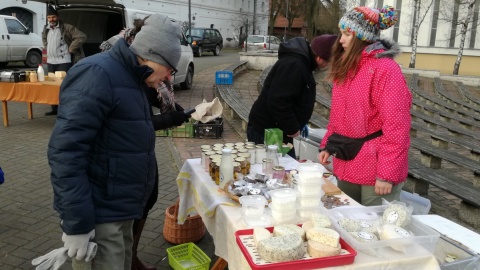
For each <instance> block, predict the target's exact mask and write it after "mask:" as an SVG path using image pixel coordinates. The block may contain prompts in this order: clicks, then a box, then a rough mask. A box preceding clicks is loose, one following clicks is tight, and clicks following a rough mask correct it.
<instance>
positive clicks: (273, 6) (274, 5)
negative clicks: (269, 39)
mask: <svg viewBox="0 0 480 270" xmlns="http://www.w3.org/2000/svg"><path fill="white" fill-rule="evenodd" d="M282 1H284V0H271V1H270V11H269V17H268V34H269V35H270V36H271V35H273V29H274V28H275V21H276V20H277V17H278V14H279V13H280V11H279V8H280V7H281V3H280V2H282Z"/></svg>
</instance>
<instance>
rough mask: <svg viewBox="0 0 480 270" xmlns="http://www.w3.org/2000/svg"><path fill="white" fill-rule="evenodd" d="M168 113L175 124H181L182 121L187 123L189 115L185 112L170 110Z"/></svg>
mask: <svg viewBox="0 0 480 270" xmlns="http://www.w3.org/2000/svg"><path fill="white" fill-rule="evenodd" d="M168 114H169V115H170V116H171V117H172V122H173V124H175V125H176V126H181V125H182V124H183V123H184V122H185V123H188V119H190V115H189V114H185V113H184V112H183V111H172V112H169V113H168Z"/></svg>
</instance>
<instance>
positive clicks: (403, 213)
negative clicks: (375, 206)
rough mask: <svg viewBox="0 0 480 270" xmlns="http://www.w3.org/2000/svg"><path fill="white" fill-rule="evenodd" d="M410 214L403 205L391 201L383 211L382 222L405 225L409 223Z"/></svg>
mask: <svg viewBox="0 0 480 270" xmlns="http://www.w3.org/2000/svg"><path fill="white" fill-rule="evenodd" d="M410 214H411V212H410V213H409V211H408V209H407V207H406V206H405V205H403V204H398V203H393V204H390V205H389V206H388V207H387V209H385V212H383V216H382V218H383V223H386V224H393V225H397V226H400V227H405V226H407V225H408V224H410V221H411V218H410Z"/></svg>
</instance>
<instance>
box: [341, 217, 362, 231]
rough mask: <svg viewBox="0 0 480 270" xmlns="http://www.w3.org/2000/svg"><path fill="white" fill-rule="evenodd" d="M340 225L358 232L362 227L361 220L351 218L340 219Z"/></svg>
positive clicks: (347, 229) (346, 229)
mask: <svg viewBox="0 0 480 270" xmlns="http://www.w3.org/2000/svg"><path fill="white" fill-rule="evenodd" d="M338 225H340V226H341V227H342V228H343V229H345V231H347V232H358V231H360V228H361V226H360V221H358V220H355V219H349V218H342V219H340V220H339V221H338Z"/></svg>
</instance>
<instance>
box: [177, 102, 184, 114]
mask: <svg viewBox="0 0 480 270" xmlns="http://www.w3.org/2000/svg"><path fill="white" fill-rule="evenodd" d="M175 111H182V112H183V111H185V109H184V108H183V107H182V106H180V104H178V103H176V102H175Z"/></svg>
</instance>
